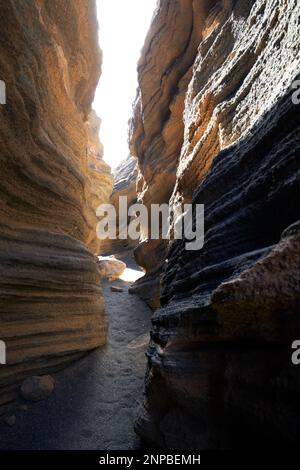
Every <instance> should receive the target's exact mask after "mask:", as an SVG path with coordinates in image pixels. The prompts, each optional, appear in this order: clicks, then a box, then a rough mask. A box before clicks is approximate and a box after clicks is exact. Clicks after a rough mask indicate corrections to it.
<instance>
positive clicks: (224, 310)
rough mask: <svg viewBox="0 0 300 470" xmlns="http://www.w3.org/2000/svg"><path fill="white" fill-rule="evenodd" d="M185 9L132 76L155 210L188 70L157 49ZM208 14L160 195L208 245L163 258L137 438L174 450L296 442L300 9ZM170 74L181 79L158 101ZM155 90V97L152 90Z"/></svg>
mask: <svg viewBox="0 0 300 470" xmlns="http://www.w3.org/2000/svg"><path fill="white" fill-rule="evenodd" d="M183 3H185V6H186V8H185V10H184V11H182V10H181V11H178V12H177V15H176V19H177V25H180V26H182V28H188V26H187V17H189V15H190V17H191V16H192V11H193V5H194V4H195V2H192V1H188V2H180V1H179V0H178V1H174V2H173V1H168V2H161V4H160V8H159V10H158V13H157V17H156V19H155V21H154V23H153V25H152V30H151V31H150V33H149V36H148V42H147V44H148V47H149V50H150V52H149V50H148V49H147V48H146V49H144V55H143V59H142V60H144V61H145V64H146V65H148V64H149V66H148V68H146V71H144V70H143V68H142V69H140V87H141V89H140V95H141V96H143V99H142V101H141V103H138V104H137V109H136V115H135V118H134V133H133V137H132V138H133V142H132V146H133V148H135V151H136V155H137V157H138V159H139V167H140V173H141V175H142V176H141V177H140V178H141V180H142V182H143V184H142V186H141V185H140V186H139V188H140V189H139V191H140V194H141V196H139V194H138V197H141V198H142V199H143V198H144V195H145V194H148V199H147V200H148V203H149V204H150V203H151V201H153V202H157V197H156V194H155V193H154V192H153V197H152V194H150V193H149V191H147V188H150V187H151V185H150V183H149V182H151V184H152V181H155V180H156V173H155V168H156V165H157V159H158V156H159V155H164V154H163V153H161V152H160V151H159V152H158V153H157V152H156V149H157V146H158V145H159V144H158V142H161V140H160V139H161V129H162V127H163V125H164V123H165V122H166V118H167V119H168V118H170V116H171V114H172V113H171V114H170V113H168V104H169V103H170V102H171V101H172V97H174V96H176V93H177V90H178V88H177V85H178V77H182V72H183V70H182V63H183V61H182V55H180V53H179V49H177V50H176V53H175V56H176V57H178V60H177V61H176V60H175V59H174V58H173V60H172V61H171V63H169V64H168V68H167V69H166V67H165V66H164V60H165V53H164V50H163V49H162V50H161V52H159V51H158V50H156V49H155V47H157V48H158V49H159V45H160V46H161V43H160V41H162V42H163V38H164V39H166V38H167V37H168V35H171V33H172V31H173V32H174V28H176V26H175V25H174V18H173V19H172V15H171V12H172V11H174V9H176V8H180V5H182V4H183ZM203 5H205V6H206V7H207V8H206V16H205V17H204V20H203V21H197V22H195V23H194V24H195V25H196V26H195V27H197V28H199V31H200V30H201V31H200V32H199V35H198V38H199V41H198V43H197V47H196V48H193V51H194V56H193V57H192V58H191V59H190V62H189V63H190V65H193V67H192V73H191V77H190V80H189V83H188V86H187V87H186V88H185V90H184V97H185V108H184V114H183V115H182V123H181V125H182V126H183V137H182V142H181V145H180V151H179V152H177V154H176V155H177V159H178V163H177V164H176V165H175V168H176V178H175V180H176V181H175V183H174V185H171V187H170V188H169V194H168V196H166V198H167V199H168V198H169V199H168V200H169V204H170V206H171V207H173V206H174V205H176V204H180V203H181V202H189V201H191V200H192V201H193V203H194V204H196V203H199V204H204V205H205V245H204V248H203V249H202V250H200V251H186V249H185V241H184V240H182V241H175V242H173V243H172V244H171V246H170V247H169V252H168V254H167V255H166V254H165V255H164V256H163V258H166V257H167V262H166V263H165V264H164V266H165V268H164V272H163V277H162V290H161V298H160V302H161V308H160V309H158V310H157V311H156V312H155V313H154V316H153V319H152V332H151V342H150V346H149V350H148V369H147V376H146V400H145V403H144V408H143V411H142V412H141V413H140V415H139V418H138V421H137V424H136V430H137V432H138V433H139V434H140V435H141V436H142V437H143V438H144V439H145V440H147V441H148V442H152V443H155V444H156V445H160V446H162V447H167V448H169V449H195V448H197V449H199V448H200V449H203V448H227V447H229V448H230V447H235V448H237V447H242V448H244V447H250V448H251V447H268V446H269V445H272V446H274V445H280V446H285V445H291V444H292V445H293V444H294V445H296V444H297V442H298V435H299V431H300V425H299V423H300V413H299V406H298V397H299V390H300V376H299V371H298V369H297V367H295V366H293V364H292V362H291V355H292V350H291V344H292V342H293V341H294V340H295V339H298V338H299V337H300V322H299V311H300V287H299V286H300V274H299V273H300V271H299V267H300V259H299V256H300V238H299V230H298V227H299V222H298V221H299V220H300V210H299V203H298V201H299V200H300V178H299V176H300V163H299V162H300V137H299V136H300V113H299V109H300V108H299V106H296V105H294V104H293V103H292V98H291V84H292V82H293V81H294V80H295V79H296V78H299V76H298V74H299V70H300V31H299V27H300V26H299V21H298V19H299V15H300V7H299V2H297V1H294V0H292V1H289V2H287V3H285V7H284V8H282V2H280V1H279V0H257V1H253V2H249V1H243V0H237V1H235V2H230V1H228V2H226V1H224V2H222V1H219V2H218V1H215V2H203ZM165 9H166V10H165ZM166 11H168V14H169V16H168V15H167V16H166ZM188 12H189V13H188ZM158 25H160V26H161V28H160V29H159V27H158ZM157 29H159V31H160V33H159V34H157ZM179 30H180V29H179ZM180 31H181V30H180ZM200 33H201V34H200ZM199 36H201V37H199ZM178 37H179V39H178V41H179V44H180V43H182V44H183V45H184V46H185V47H186V41H185V40H184V38H183V37H181V36H180V35H179V36H178ZM174 42H175V43H176V44H177V37H176V38H175V39H174ZM173 46H174V43H172V46H171V50H172V47H173ZM174 47H175V46H174ZM176 47H177V48H179V45H178V44H177V46H176ZM151 51H152V52H153V57H152V56H151ZM185 51H186V49H185ZM149 54H150V57H149ZM157 56H158V57H157ZM151 60H153V61H154V62H155V64H156V65H157V68H155V67H152V66H151ZM191 62H192V64H191ZM174 68H175V69H176V70H177V71H178V70H180V73H179V74H178V76H177V78H176V79H174V81H173V82H172V86H170V87H169V88H168V93H165V94H164V90H165V89H164V84H165V83H166V82H168V81H169V80H171V78H172V77H174V74H175V71H174ZM159 70H160V74H159ZM159 76H160V77H163V79H162V80H161V81H159V80H158V79H157V77H159ZM152 83H153V84H152ZM159 83H160V85H159ZM161 83H162V84H161ZM151 86H152V87H153V88H155V86H157V87H158V86H161V92H160V93H156V91H155V90H154V91H153V93H152V92H151V93H150V92H149V87H151ZM148 93H150V94H149V95H148ZM174 93H175V95H174ZM166 95H167V99H166V100H165V101H164V97H165V96H166ZM147 97H148V98H147ZM161 116H162V118H160V117H161ZM160 164H161V165H162V166H163V162H161V163H159V164H158V165H160ZM173 168H174V167H173ZM172 171H173V170H172ZM141 188H142V189H141ZM162 199H165V197H163V198H162ZM149 246H150V245H149ZM148 248H149V247H148ZM148 248H147V250H148V252H146V257H147V259H149V260H151V249H150V248H149V249H148ZM144 253H145V250H144V252H143V253H142V252H141V259H143V258H144ZM160 262H161V265H163V260H162V259H161V260H160ZM141 264H142V263H141ZM151 269H153V270H154V269H155V266H153V267H152V268H151ZM151 269H150V271H151ZM144 282H145V280H144Z"/></svg>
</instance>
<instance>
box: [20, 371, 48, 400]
mask: <svg viewBox="0 0 300 470" xmlns="http://www.w3.org/2000/svg"><path fill="white" fill-rule="evenodd" d="M54 383H55V382H54V379H53V377H51V375H43V376H42V377H39V376H34V377H28V378H27V379H26V380H24V382H23V383H22V385H21V390H20V392H21V396H22V398H24V400H28V401H40V400H44V399H45V398H48V397H49V396H50V395H51V393H52V392H53V390H54Z"/></svg>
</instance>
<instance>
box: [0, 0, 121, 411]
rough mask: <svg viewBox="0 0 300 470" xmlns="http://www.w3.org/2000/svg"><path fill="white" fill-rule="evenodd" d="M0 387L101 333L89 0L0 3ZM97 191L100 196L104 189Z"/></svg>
mask: <svg viewBox="0 0 300 470" xmlns="http://www.w3.org/2000/svg"><path fill="white" fill-rule="evenodd" d="M0 17H1V32H0V36H1V41H0V49H1V53H0V78H1V80H3V81H5V84H6V91H7V103H6V105H1V106H0V120H1V126H0V148H1V152H0V167H1V172H0V193H1V198H0V270H1V276H0V338H1V340H3V341H5V342H6V346H7V365H6V366H0V396H1V402H2V403H5V402H7V401H9V400H11V399H12V397H13V393H14V390H15V386H16V384H17V383H18V382H20V381H21V380H22V379H23V378H24V377H26V376H28V375H30V374H33V373H37V374H39V373H43V372H44V371H46V370H47V371H48V370H51V369H52V368H56V367H59V366H62V365H63V364H65V363H66V362H68V361H70V360H71V359H72V358H74V357H77V355H78V354H80V353H81V352H82V351H85V350H88V349H92V348H96V347H97V346H99V345H101V344H103V343H104V342H105V330H106V327H105V319H104V307H103V301H102V293H101V287H100V282H99V274H98V272H97V268H96V264H95V259H94V255H93V253H95V252H97V250H98V241H97V240H96V235H95V229H96V223H97V219H96V215H95V210H94V209H95V206H96V205H97V204H98V203H99V202H100V201H102V200H103V199H105V197H108V196H109V192H110V190H109V186H111V185H112V183H109V180H110V179H111V178H110V177H109V176H108V174H107V173H108V172H107V168H105V169H104V172H102V167H101V163H99V162H98V163H97V164H96V163H95V160H96V159H97V158H96V156H95V154H93V155H92V153H93V152H92V151H91V148H92V142H93V145H94V144H95V145H96V146H98V145H99V144H98V143H97V142H96V143H95V135H93V134H92V133H91V132H90V128H91V124H90V123H89V122H88V118H89V114H90V110H91V103H92V101H93V96H94V91H95V87H96V85H97V82H98V79H99V75H100V70H101V53H100V50H99V47H98V40H97V20H96V7H95V2H94V1H91V0H81V1H78V2H77V1H76V2H74V1H72V0H65V1H61V0H51V1H48V0H36V1H34V2H33V1H31V0H24V1H20V0H3V1H1V2H0ZM106 194H107V196H106Z"/></svg>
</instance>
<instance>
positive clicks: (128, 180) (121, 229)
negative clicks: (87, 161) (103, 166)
mask: <svg viewBox="0 0 300 470" xmlns="http://www.w3.org/2000/svg"><path fill="white" fill-rule="evenodd" d="M136 179H137V161H136V159H135V158H133V157H131V156H130V155H129V156H128V157H127V158H126V159H125V160H122V161H121V163H120V164H119V165H118V166H117V168H116V169H115V171H114V187H113V191H112V194H111V196H110V201H109V202H110V204H112V205H113V206H114V208H115V210H116V237H115V239H104V240H103V241H102V243H101V247H102V251H103V253H105V254H111V253H122V252H124V251H126V250H132V249H134V248H135V247H136V246H137V245H138V240H133V239H132V238H128V236H127V232H128V225H129V223H130V220H131V218H130V217H124V221H123V219H122V222H123V223H121V225H120V223H119V221H120V200H121V199H120V198H123V200H124V202H125V201H126V204H127V207H130V206H132V205H133V204H135V203H136V200H137V193H136Z"/></svg>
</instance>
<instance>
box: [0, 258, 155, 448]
mask: <svg viewBox="0 0 300 470" xmlns="http://www.w3.org/2000/svg"><path fill="white" fill-rule="evenodd" d="M131 267H132V266H131ZM110 285H117V286H120V287H123V288H124V292H121V293H117V292H111V290H110ZM127 290H128V283H126V282H124V281H116V282H114V283H112V284H108V283H106V282H105V283H104V285H103V291H104V297H105V303H106V307H107V308H106V309H107V315H108V320H109V325H110V327H109V335H108V344H107V346H106V347H105V348H103V349H101V350H96V351H93V352H92V353H91V354H89V355H88V356H86V357H85V358H84V359H82V360H81V361H79V362H77V363H76V364H74V365H73V366H71V367H69V368H68V369H66V370H64V371H62V372H60V373H58V374H56V376H55V378H56V388H55V392H54V393H53V395H52V396H51V397H50V398H49V399H48V400H45V401H43V402H39V403H37V404H29V408H28V411H20V412H16V413H15V415H16V418H17V420H16V424H15V425H14V426H12V427H9V426H8V425H7V424H5V423H2V422H1V424H0V449H100V450H102V449H103V450H105V449H111V450H113V449H122V450H123V449H132V448H136V447H137V446H138V440H137V438H136V436H135V433H134V431H133V423H134V419H135V417H136V414H137V409H138V407H139V405H140V403H141V401H142V399H143V381H144V374H145V365H146V358H145V351H146V348H147V344H148V338H149V330H150V316H151V311H150V310H149V308H148V307H147V306H146V304H145V303H144V302H143V301H142V300H140V299H139V298H137V297H136V296H132V295H130V294H128V292H127Z"/></svg>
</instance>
